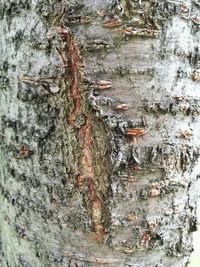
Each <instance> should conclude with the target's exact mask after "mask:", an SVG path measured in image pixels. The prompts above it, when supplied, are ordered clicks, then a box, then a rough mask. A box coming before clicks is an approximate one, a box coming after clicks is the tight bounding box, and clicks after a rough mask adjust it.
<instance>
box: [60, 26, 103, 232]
mask: <svg viewBox="0 0 200 267" xmlns="http://www.w3.org/2000/svg"><path fill="white" fill-rule="evenodd" d="M58 31H59V33H60V34H61V35H62V36H63V37H64V42H65V53H62V52H60V51H59V50H58V52H59V55H60V58H61V60H62V62H63V64H64V67H65V68H66V71H65V75H66V74H67V76H65V79H66V82H68V84H69V91H70V98H71V99H72V100H73V108H72V109H71V110H70V111H69V116H68V123H69V124H70V125H72V126H73V125H74V124H75V123H76V121H77V119H78V117H81V118H82V119H83V118H84V121H85V122H84V124H82V125H81V126H80V128H79V134H78V140H79V143H80V151H81V157H80V164H79V165H80V166H81V167H80V169H81V171H80V172H82V173H81V175H78V176H77V177H76V186H77V187H78V189H79V191H80V192H81V193H82V191H83V188H84V186H85V188H87V189H86V191H87V192H86V194H85V197H86V198H87V201H85V202H86V203H87V210H88V213H89V216H90V218H91V222H92V229H93V231H94V232H95V233H98V234H99V233H100V234H101V235H102V236H104V234H106V230H105V227H104V225H103V217H105V216H104V215H103V213H106V212H105V210H107V208H106V207H105V205H104V203H103V200H102V198H103V197H104V196H105V195H107V194H108V185H107V181H108V179H107V178H108V170H106V167H105V166H103V162H104V160H102V161H101V162H100V161H99V159H98V160H97V157H99V155H100V156H102V157H103V152H102V151H101V152H100V153H99V151H98V152H96V153H94V152H93V147H94V148H96V149H100V146H99V141H98V140H95V131H98V129H99V128H98V127H93V125H94V123H93V120H95V118H94V116H93V114H92V112H89V111H84V109H85V108H86V106H87V103H86V102H85V99H84V96H81V92H80V89H81V88H80V82H81V81H82V73H81V67H82V66H83V62H82V59H81V57H80V50H79V48H78V43H77V42H76V40H75V39H74V38H73V36H72V35H71V33H70V32H69V30H67V29H64V28H59V29H58ZM85 114H87V115H85ZM100 127H103V125H101V126H100ZM102 148H103V146H102ZM103 149H104V148H103ZM103 149H102V150H103ZM95 158H96V159H95ZM97 161H99V162H98V164H100V165H102V168H103V169H105V172H104V173H103V174H102V175H104V176H105V175H106V178H105V179H102V180H103V181H102V180H101V181H99V180H100V179H101V177H100V176H99V177H98V171H96V167H98V166H97V165H96V163H97ZM102 168H101V169H102ZM102 175H101V176H102ZM95 180H96V182H95ZM102 182H103V185H102ZM96 183H97V184H98V189H97V185H96ZM99 184H101V185H99ZM100 190H101V192H100ZM101 195H102V197H101ZM106 224H107V223H106Z"/></svg>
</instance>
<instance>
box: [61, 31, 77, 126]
mask: <svg viewBox="0 0 200 267" xmlns="http://www.w3.org/2000/svg"><path fill="white" fill-rule="evenodd" d="M58 31H59V33H60V34H62V35H63V37H64V42H65V51H66V59H65V58H64V56H63V55H62V54H60V53H59V54H60V56H61V58H62V61H63V63H64V67H65V68H66V73H67V77H66V78H67V80H68V82H69V90H70V98H71V99H72V101H73V105H74V106H73V108H72V109H71V110H70V114H69V117H68V122H69V124H71V125H73V124H74V123H75V121H76V119H77V116H78V115H79V114H80V110H81V108H82V98H81V95H80V91H79V83H80V81H81V80H82V74H81V70H80V68H81V66H82V59H81V57H80V51H79V49H78V43H76V41H75V39H74V38H73V36H72V35H71V33H70V31H69V30H67V29H63V28H59V29H58Z"/></svg>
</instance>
